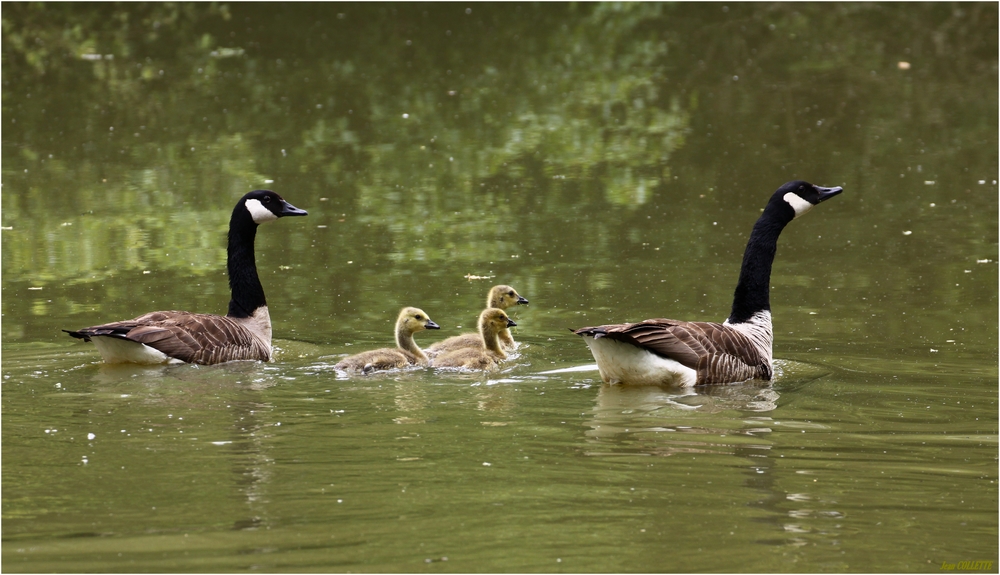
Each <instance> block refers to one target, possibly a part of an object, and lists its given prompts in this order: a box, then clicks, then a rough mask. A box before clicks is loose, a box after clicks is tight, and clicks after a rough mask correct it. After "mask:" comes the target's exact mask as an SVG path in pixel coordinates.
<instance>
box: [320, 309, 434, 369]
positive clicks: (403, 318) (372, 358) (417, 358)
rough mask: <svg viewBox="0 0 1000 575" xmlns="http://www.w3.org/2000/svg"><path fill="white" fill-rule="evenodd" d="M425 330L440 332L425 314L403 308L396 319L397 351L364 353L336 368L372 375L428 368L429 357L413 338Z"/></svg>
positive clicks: (384, 349)
mask: <svg viewBox="0 0 1000 575" xmlns="http://www.w3.org/2000/svg"><path fill="white" fill-rule="evenodd" d="M425 329H438V324H436V323H434V322H433V321H431V318H430V317H428V316H427V314H426V313H425V312H424V310H422V309H418V308H415V307H404V308H403V309H402V310H401V311H400V312H399V317H397V318H396V349H392V348H388V347H384V348H381V349H373V350H371V351H364V352H361V353H358V354H355V355H352V356H350V357H346V358H344V359H343V360H341V361H340V363H338V364H337V365H335V366H334V367H336V368H337V369H343V370H348V371H360V372H362V373H371V372H373V371H377V370H382V369H394V368H399V367H407V366H410V365H427V356H426V355H424V352H423V351H421V349H420V348H419V347H417V344H416V342H414V341H413V334H414V333H416V332H418V331H422V330H425Z"/></svg>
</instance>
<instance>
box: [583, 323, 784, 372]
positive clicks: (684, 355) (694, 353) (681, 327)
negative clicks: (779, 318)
mask: <svg viewBox="0 0 1000 575" xmlns="http://www.w3.org/2000/svg"><path fill="white" fill-rule="evenodd" d="M574 333H576V334H577V335H589V336H591V337H595V338H598V337H607V338H611V339H614V340H618V341H622V342H625V343H629V344H631V345H634V346H636V347H640V348H643V349H647V350H649V351H651V352H653V353H655V354H657V355H660V356H663V357H666V358H669V359H673V360H675V361H677V362H679V363H681V364H683V365H685V366H687V367H690V368H691V369H694V370H695V371H696V372H697V373H698V383H700V384H704V383H722V382H728V381H732V380H733V374H734V373H738V375H739V377H742V378H743V379H749V378H752V377H766V378H770V376H771V369H770V365H769V364H768V361H767V358H766V357H765V356H764V355H763V353H762V352H761V350H760V349H759V348H758V347H757V346H756V345H755V344H754V342H753V341H751V340H750V338H748V337H747V336H746V335H744V334H743V333H741V332H739V331H737V330H735V329H733V328H732V327H730V326H727V325H725V324H721V323H715V322H701V321H677V320H670V319H647V320H645V321H642V322H639V323H626V324H616V325H604V326H599V327H585V328H581V329H578V330H576V331H574ZM734 370H735V371H734Z"/></svg>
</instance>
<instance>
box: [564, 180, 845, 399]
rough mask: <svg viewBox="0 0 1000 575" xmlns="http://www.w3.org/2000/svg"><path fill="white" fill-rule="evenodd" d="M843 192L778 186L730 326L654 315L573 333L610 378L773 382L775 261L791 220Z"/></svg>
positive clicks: (753, 241) (749, 252)
mask: <svg viewBox="0 0 1000 575" xmlns="http://www.w3.org/2000/svg"><path fill="white" fill-rule="evenodd" d="M842 191H843V188H840V187H835V188H821V187H819V186H814V185H812V184H810V183H807V182H803V181H794V182H788V183H787V184H785V185H783V186H781V187H780V188H778V190H777V191H776V192H775V193H774V195H772V196H771V199H770V201H769V202H768V203H767V206H766V207H765V208H764V213H762V214H761V216H760V218H758V219H757V223H756V224H754V227H753V231H752V232H751V233H750V240H749V241H748V242H747V247H746V251H745V252H744V253H743V267H742V268H741V269H740V279H739V282H738V283H737V284H736V293H735V294H734V295H733V308H732V312H731V313H730V314H729V318H728V319H727V320H726V321H725V322H724V323H712V322H691V321H677V320H672V319H647V320H646V321H642V322H639V323H625V324H617V325H602V326H597V327H584V328H581V329H578V330H575V331H573V333H575V334H577V335H581V336H583V338H584V340H585V341H586V342H587V345H589V346H590V351H591V353H593V354H594V359H595V360H597V367H598V369H599V370H600V372H601V379H603V380H604V382H605V383H629V384H639V385H680V386H691V385H700V384H707V383H733V382H738V381H744V380H747V379H752V378H760V379H767V380H769V379H771V377H772V375H773V369H772V364H771V342H772V341H773V334H772V332H771V302H770V292H769V283H770V280H771V264H772V263H773V262H774V254H775V251H776V250H777V246H778V235H779V234H781V230H782V229H784V227H785V225H787V224H788V222H790V221H792V220H793V219H795V218H797V217H799V216H801V215H803V214H805V213H806V212H808V211H809V210H810V209H812V208H813V207H814V206H816V205H817V204H819V203H820V202H823V201H826V200H828V199H830V198H832V197H833V196H836V195H837V194H839V193H840V192H842Z"/></svg>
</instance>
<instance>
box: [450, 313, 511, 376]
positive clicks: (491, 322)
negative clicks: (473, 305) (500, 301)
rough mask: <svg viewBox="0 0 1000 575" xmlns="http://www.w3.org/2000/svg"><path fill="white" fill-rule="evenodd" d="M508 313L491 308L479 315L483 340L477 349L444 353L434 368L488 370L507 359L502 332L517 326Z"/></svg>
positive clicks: (467, 348)
mask: <svg viewBox="0 0 1000 575" xmlns="http://www.w3.org/2000/svg"><path fill="white" fill-rule="evenodd" d="M516 325H517V324H516V323H514V322H513V321H512V320H511V319H510V318H509V317H507V314H506V312H504V311H503V310H502V309H499V308H495V307H491V308H486V309H484V310H483V312H482V313H481V314H479V336H480V338H481V340H480V341H479V342H477V345H476V346H475V347H464V348H460V349H455V350H452V351H449V352H447V353H442V354H441V355H439V356H437V357H435V358H434V360H433V364H432V365H433V366H434V367H462V368H465V369H477V370H488V369H493V368H495V367H497V365H498V364H499V363H500V362H501V361H503V360H505V359H507V354H506V353H505V352H504V350H503V349H502V348H501V347H500V337H499V334H500V332H501V331H503V330H505V329H507V328H508V327H513V326H516Z"/></svg>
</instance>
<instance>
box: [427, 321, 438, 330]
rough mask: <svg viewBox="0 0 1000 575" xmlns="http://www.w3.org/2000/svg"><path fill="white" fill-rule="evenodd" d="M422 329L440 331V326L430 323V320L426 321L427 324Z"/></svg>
mask: <svg viewBox="0 0 1000 575" xmlns="http://www.w3.org/2000/svg"><path fill="white" fill-rule="evenodd" d="M424 328H426V329H441V326H439V325H438V324H436V323H434V322H432V321H431V320H427V323H425V324H424Z"/></svg>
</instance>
